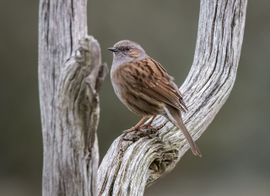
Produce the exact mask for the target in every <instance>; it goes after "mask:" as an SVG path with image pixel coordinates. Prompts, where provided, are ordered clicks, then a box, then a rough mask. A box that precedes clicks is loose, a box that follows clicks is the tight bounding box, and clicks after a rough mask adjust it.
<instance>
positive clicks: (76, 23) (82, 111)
mask: <svg viewBox="0 0 270 196" xmlns="http://www.w3.org/2000/svg"><path fill="white" fill-rule="evenodd" d="M104 73H105V71H104V66H103V65H102V64H101V54H100V47H99V44H98V42H97V41H96V40H95V39H94V38H93V37H90V36H87V16H86V0H77V1H73V0H65V1H63V0H53V1H50V0H40V13H39V92H40V107H41V119H42V133H43V150H44V160H43V191H42V193H43V195H44V196H56V195H65V196H68V195H70V196H73V195H85V196H95V192H96V173H97V168H98V161H99V154H98V145H97V135H96V129H97V126H98V122H99V97H98V90H99V87H100V84H101V82H102V80H103V78H104Z"/></svg>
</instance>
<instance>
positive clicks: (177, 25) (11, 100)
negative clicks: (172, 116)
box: [0, 0, 270, 196]
mask: <svg viewBox="0 0 270 196" xmlns="http://www.w3.org/2000/svg"><path fill="white" fill-rule="evenodd" d="M269 6H270V1H267V0H261V1H249V4H248V12H247V23H246V31H245V37H244V42H243V49H242V55H241V60H240V65H239V69H238V77H237V80H236V83H235V86H234V89H233V91H232V93H231V96H230V98H229V99H228V101H227V102H226V104H225V105H224V107H223V108H222V110H221V111H220V112H219V113H218V115H217V116H216V118H215V120H214V121H213V123H212V124H211V125H210V127H209V128H208V130H207V131H206V132H205V133H204V135H203V136H202V137H201V138H200V139H199V141H198V145H199V146H200V148H201V150H202V152H203V154H204V157H203V158H201V159H198V158H195V157H194V156H192V154H191V153H190V152H188V153H187V154H186V155H185V156H184V157H183V158H182V160H181V161H180V163H179V164H178V165H177V167H176V168H175V170H174V171H173V172H172V173H170V174H168V175H166V176H165V177H163V178H162V179H160V180H158V181H157V182H156V183H155V184H154V185H153V186H151V187H150V188H148V189H147V190H146V195H147V196H153V195H155V196H161V195H170V196H176V195H186V196H193V195H201V196H227V195H232V196H241V195H245V196H253V195H256V196H269V195H270V147H269V143H270V142H269V141H270V130H269V127H270V112H269V110H270V107H269V106H270V104H269V101H270V76H269V73H270V64H269V59H268V58H269V55H270V38H269V35H270V25H269V19H270V11H269ZM88 14H89V21H88V24H89V33H90V34H92V35H94V36H95V37H96V38H97V39H98V40H99V42H100V44H101V47H102V49H103V50H102V54H103V61H104V62H107V63H108V64H110V63H111V60H112V56H111V54H109V52H107V50H106V48H107V47H109V46H112V45H113V44H114V43H115V42H116V41H118V40H121V39H130V40H134V41H137V42H139V43H141V44H142V45H143V46H144V48H145V49H146V51H148V53H149V54H150V55H151V56H153V57H155V58H156V59H158V60H159V61H160V62H161V63H162V64H164V65H165V66H166V68H167V69H168V71H169V73H173V74H172V75H174V76H175V78H176V81H177V83H178V84H181V82H182V81H183V80H184V78H185V76H186V75H187V73H188V71H189V68H190V65H191V64H192V60H193V53H194V47H195V41H196V33H197V22H198V14H199V1H195V0H192V1H186V0H170V1H161V0H160V1H157V0H148V1H144V0H137V1H129V0H115V1H105V0H96V1H94V0H90V1H89V2H88ZM0 24H1V29H0V57H1V58H0V64H1V65H0V89H1V92H0V108H1V109H0V130H1V132H0V134H1V135H0V196H5V195H9V196H10V195H11V196H37V195H41V175H42V136H41V125H40V111H39V98H38V75H37V55H38V53H37V52H38V50H37V46H38V43H37V40H38V37H37V35H38V1H37V0H25V1H18V0H17V1H8V0H1V2H0ZM112 114H113V115H112ZM137 120H138V118H137V117H136V116H135V115H133V114H132V113H130V112H129V111H128V110H127V109H126V108H125V107H124V106H123V105H122V104H120V102H119V101H118V99H117V98H116V96H115V95H114V93H113V90H112V86H111V83H110V80H109V77H107V79H106V81H105V84H104V86H103V88H102V92H101V120H100V126H99V130H98V136H99V144H100V153H101V156H103V155H104V153H105V152H106V150H107V149H108V148H109V146H110V144H111V142H112V141H113V139H114V138H115V137H117V136H118V135H119V134H120V133H121V130H124V129H126V128H128V127H130V126H131V125H133V124H134V123H135V122H136V121H137Z"/></svg>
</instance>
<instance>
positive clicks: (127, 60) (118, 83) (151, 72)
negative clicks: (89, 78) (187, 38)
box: [108, 40, 201, 156]
mask: <svg viewBox="0 0 270 196" xmlns="http://www.w3.org/2000/svg"><path fill="white" fill-rule="evenodd" d="M108 50H110V51H112V52H113V62H112V67H111V73H110V75H111V81H112V85H113V88H114V91H115V93H116V95H117V97H118V98H119V99H120V100H121V102H122V103H123V104H124V105H125V106H126V107H127V108H128V109H129V110H130V111H132V112H134V113H136V114H138V115H139V116H142V119H141V120H140V121H139V122H138V123H137V124H136V125H135V126H134V127H132V128H131V129H130V130H137V129H139V128H140V127H141V126H142V125H143V124H144V123H145V122H146V121H147V120H148V119H149V118H151V117H152V118H151V120H150V122H149V123H148V124H149V125H150V124H151V123H152V121H153V119H154V118H155V117H156V115H158V114H161V115H163V116H165V117H167V118H168V119H169V120H170V121H171V122H172V123H173V124H174V125H175V126H177V127H178V128H179V129H180V130H181V131H182V132H183V134H184V136H185V138H186V139H187V141H188V143H189V145H190V147H191V151H192V153H193V154H194V155H196V156H201V153H200V150H199V148H198V146H197V145H196V143H195V142H194V141H193V139H192V137H191V136H190V134H189V132H188V130H187V128H186V126H185V125H184V123H183V120H182V117H181V112H186V111H187V107H186V105H185V103H184V101H183V98H182V95H181V93H180V91H179V89H178V87H177V85H176V84H175V83H174V81H173V77H171V76H170V75H169V74H168V73H167V71H166V70H165V69H164V68H163V67H162V65H161V64H160V63H158V62H157V61H155V60H154V59H153V58H151V57H150V56H148V55H147V54H146V52H145V51H144V49H143V48H142V47H141V46H140V45H139V44H137V43H135V42H132V41H129V40H122V41H119V42H117V43H116V44H115V45H114V46H113V47H112V48H108Z"/></svg>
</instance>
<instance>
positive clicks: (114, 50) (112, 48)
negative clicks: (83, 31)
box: [108, 47, 118, 52]
mask: <svg viewBox="0 0 270 196" xmlns="http://www.w3.org/2000/svg"><path fill="white" fill-rule="evenodd" d="M108 50H109V51H111V52H117V51H118V49H117V48H114V47H111V48H108Z"/></svg>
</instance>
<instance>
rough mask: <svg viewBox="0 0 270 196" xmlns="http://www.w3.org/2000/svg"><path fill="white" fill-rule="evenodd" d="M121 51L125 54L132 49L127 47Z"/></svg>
mask: <svg viewBox="0 0 270 196" xmlns="http://www.w3.org/2000/svg"><path fill="white" fill-rule="evenodd" d="M121 50H122V51H123V52H128V51H129V50H130V47H127V46H126V47H122V48H121Z"/></svg>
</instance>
